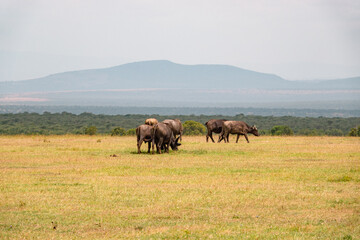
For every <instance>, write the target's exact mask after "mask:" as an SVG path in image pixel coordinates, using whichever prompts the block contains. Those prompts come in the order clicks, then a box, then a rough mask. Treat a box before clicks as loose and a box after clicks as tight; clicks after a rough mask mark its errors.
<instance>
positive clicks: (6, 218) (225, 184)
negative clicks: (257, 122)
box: [0, 135, 360, 239]
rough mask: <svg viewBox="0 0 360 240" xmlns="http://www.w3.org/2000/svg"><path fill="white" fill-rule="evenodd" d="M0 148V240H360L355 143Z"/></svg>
mask: <svg viewBox="0 0 360 240" xmlns="http://www.w3.org/2000/svg"><path fill="white" fill-rule="evenodd" d="M234 140H235V139H234V136H232V137H230V141H231V142H230V143H229V144H225V143H215V144H214V143H210V142H209V143H206V142H205V137H204V136H202V137H200V136H199V137H186V136H185V137H183V142H182V146H180V150H179V151H177V152H174V151H171V150H170V153H169V154H162V155H159V154H154V155H152V154H147V153H144V152H146V150H147V146H145V144H143V145H142V151H143V153H142V154H137V148H136V137H130V136H126V137H110V136H99V135H98V136H75V135H63V136H0V175H1V177H0V239H211V238H213V239H360V138H355V137H270V136H260V137H254V136H250V143H249V144H248V143H246V142H245V140H244V138H243V137H242V138H241V139H240V141H239V143H238V144H236V143H234Z"/></svg>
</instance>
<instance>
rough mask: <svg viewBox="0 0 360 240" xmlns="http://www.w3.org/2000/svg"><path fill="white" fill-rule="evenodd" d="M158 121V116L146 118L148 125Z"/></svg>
mask: <svg viewBox="0 0 360 240" xmlns="http://www.w3.org/2000/svg"><path fill="white" fill-rule="evenodd" d="M157 123H158V120H156V118H148V119H146V120H145V124H146V125H150V126H154V125H155V124H157Z"/></svg>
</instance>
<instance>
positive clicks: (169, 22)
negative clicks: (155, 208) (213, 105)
mask: <svg viewBox="0 0 360 240" xmlns="http://www.w3.org/2000/svg"><path fill="white" fill-rule="evenodd" d="M0 29H1V31H0V36H1V37H0V81H13V80H26V79H32V78H38V77H44V76H47V75H49V74H54V73H59V72H66V71H73V70H82V69H92V68H104V67H111V66H117V65H121V64H125V63H130V62H138V61H143V60H157V59H166V60H170V61H172V62H176V63H181V64H188V65H193V64H224V65H231V66H236V67H239V68H244V69H249V70H253V71H257V72H264V73H272V74H276V75H278V76H280V77H282V78H284V79H288V80H312V79H335V78H347V77H354V76H360V44H359V42H360V2H359V1H355V0H346V1H340V0H331V1H325V0H315V1H310V0H307V1H280V0H277V1H271V2H268V1H265V0H257V1H246V0H243V1H232V0H229V1H216V0H210V1H152V0H151V1H143V0H134V1H113V0H106V1H101V2H100V1H95V0H91V1H70V0H66V1H44V0H35V1H31V2H29V1H24V0H19V1H10V0H3V1H1V2H0Z"/></svg>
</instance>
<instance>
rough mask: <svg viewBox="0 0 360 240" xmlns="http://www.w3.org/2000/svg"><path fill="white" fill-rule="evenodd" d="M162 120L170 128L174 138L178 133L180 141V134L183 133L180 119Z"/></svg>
mask: <svg viewBox="0 0 360 240" xmlns="http://www.w3.org/2000/svg"><path fill="white" fill-rule="evenodd" d="M162 122H163V123H165V124H166V125H168V126H169V127H170V129H171V130H172V132H173V134H174V137H175V138H176V135H178V134H179V136H180V141H182V137H181V136H182V133H183V131H184V129H183V126H182V124H181V121H180V120H179V119H165V120H164V121H162Z"/></svg>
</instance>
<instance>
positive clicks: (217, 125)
mask: <svg viewBox="0 0 360 240" xmlns="http://www.w3.org/2000/svg"><path fill="white" fill-rule="evenodd" d="M225 121H226V120H225V119H211V120H209V121H207V122H206V123H205V125H206V127H207V130H208V132H207V134H206V142H208V141H209V137H210V138H211V140H212V142H213V143H214V142H215V141H214V139H213V137H212V133H213V132H214V133H221V130H222V125H223V122H225Z"/></svg>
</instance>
